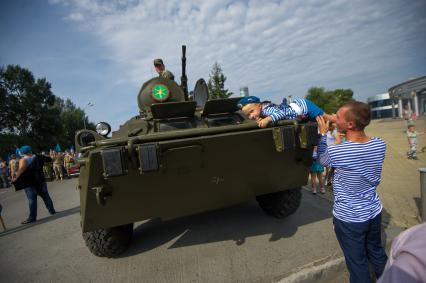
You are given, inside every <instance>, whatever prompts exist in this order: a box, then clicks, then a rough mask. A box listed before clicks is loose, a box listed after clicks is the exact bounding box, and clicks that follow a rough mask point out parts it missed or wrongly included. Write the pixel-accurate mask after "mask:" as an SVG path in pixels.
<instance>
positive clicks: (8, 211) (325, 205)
mask: <svg viewBox="0 0 426 283" xmlns="http://www.w3.org/2000/svg"><path fill="white" fill-rule="evenodd" d="M76 186H77V179H71V180H64V181H62V182H49V183H48V187H49V191H50V195H51V197H52V199H53V201H54V204H55V207H56V209H57V211H58V212H59V213H57V214H56V215H54V216H50V215H49V214H48V212H47V210H46V208H45V207H44V204H43V201H42V200H41V199H40V198H39V200H38V206H39V207H38V212H39V215H38V219H39V220H38V221H37V222H35V223H33V224H30V225H26V226H24V225H21V224H20V222H21V221H22V220H24V219H26V217H27V214H28V202H27V199H26V197H25V194H24V192H22V191H20V192H14V191H13V190H12V189H0V203H1V204H2V205H3V213H2V216H3V219H4V220H5V223H6V226H7V229H8V230H6V231H5V232H1V233H0V281H1V282H30V281H31V282H34V281H37V282H58V281H60V282H89V281H90V282H274V281H279V280H280V279H281V278H283V277H285V276H287V275H289V274H291V273H293V272H295V271H297V270H299V269H300V268H302V267H306V266H309V265H312V264H317V263H321V262H325V261H327V260H330V259H333V258H337V257H339V256H340V255H341V251H340V248H339V246H338V243H337V240H336V238H335V235H334V232H333V230H332V221H331V203H330V202H329V201H327V200H325V199H322V198H320V197H318V196H314V195H312V194H310V193H309V192H306V191H304V190H303V197H302V204H301V206H300V208H299V209H298V211H297V212H296V213H295V214H293V215H292V216H290V217H288V218H286V219H283V220H278V219H274V218H271V217H269V216H267V215H265V214H264V213H263V212H262V210H261V209H260V208H259V207H258V205H257V203H256V202H255V201H253V202H248V203H242V204H240V205H237V206H234V207H230V208H227V209H222V210H217V211H212V212H208V213H203V214H198V215H193V216H189V217H184V218H180V219H175V220H169V221H165V222H163V221H161V220H148V221H144V222H140V223H136V224H135V233H134V237H133V242H132V244H131V247H130V249H129V250H128V251H127V252H125V253H124V254H123V255H122V256H121V257H119V258H115V259H108V258H98V257H96V256H94V255H92V254H91V253H90V252H89V250H88V249H87V248H86V246H85V244H84V241H83V238H82V236H81V230H80V224H79V221H80V215H79V195H78V191H77V190H76ZM0 229H1V228H0Z"/></svg>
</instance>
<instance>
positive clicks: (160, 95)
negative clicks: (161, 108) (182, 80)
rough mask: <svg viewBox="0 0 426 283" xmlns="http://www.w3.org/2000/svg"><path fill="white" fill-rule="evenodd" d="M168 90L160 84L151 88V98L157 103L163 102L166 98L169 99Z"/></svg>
mask: <svg viewBox="0 0 426 283" xmlns="http://www.w3.org/2000/svg"><path fill="white" fill-rule="evenodd" d="M169 94H170V92H169V89H168V88H167V87H166V86H165V85H162V84H159V85H156V86H154V87H153V88H152V93H151V95H152V97H153V98H154V99H155V100H157V101H160V102H162V101H165V100H167V98H169Z"/></svg>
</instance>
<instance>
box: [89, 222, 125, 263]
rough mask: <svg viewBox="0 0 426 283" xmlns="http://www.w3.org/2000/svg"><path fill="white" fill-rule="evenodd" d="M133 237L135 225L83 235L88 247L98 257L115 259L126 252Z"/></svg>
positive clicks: (99, 230)
mask: <svg viewBox="0 0 426 283" xmlns="http://www.w3.org/2000/svg"><path fill="white" fill-rule="evenodd" d="M132 235H133V223H131V224H126V225H122V226H117V227H112V228H107V229H98V230H95V231H90V232H85V233H83V238H84V240H85V242H86V246H87V247H88V248H89V250H90V251H91V252H92V253H93V254H94V255H96V256H100V257H115V256H117V255H119V254H121V253H122V252H124V251H125V250H126V249H127V248H128V247H129V244H130V240H131V239H132Z"/></svg>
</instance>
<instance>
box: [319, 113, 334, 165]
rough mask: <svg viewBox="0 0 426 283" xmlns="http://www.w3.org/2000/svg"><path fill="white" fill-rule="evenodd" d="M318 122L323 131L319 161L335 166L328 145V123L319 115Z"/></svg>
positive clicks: (321, 131)
mask: <svg viewBox="0 0 426 283" xmlns="http://www.w3.org/2000/svg"><path fill="white" fill-rule="evenodd" d="M316 120H317V123H318V128H319V130H320V133H321V138H320V140H319V142H318V150H317V152H318V161H319V163H321V165H323V166H331V167H333V162H332V160H331V157H330V154H329V152H328V147H327V131H328V123H327V122H325V120H324V117H322V116H318V117H317V118H316Z"/></svg>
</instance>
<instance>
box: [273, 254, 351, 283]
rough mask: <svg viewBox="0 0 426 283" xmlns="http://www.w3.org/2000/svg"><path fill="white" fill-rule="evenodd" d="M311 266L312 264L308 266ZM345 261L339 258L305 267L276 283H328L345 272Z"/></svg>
mask: <svg viewBox="0 0 426 283" xmlns="http://www.w3.org/2000/svg"><path fill="white" fill-rule="evenodd" d="M310 265H313V264H310ZM345 268H346V265H345V259H344V258H343V257H339V258H337V259H333V260H330V261H327V262H325V263H323V264H320V265H316V266H308V267H305V268H303V269H301V270H299V271H297V272H295V273H293V274H291V275H289V276H287V277H285V278H282V279H281V280H280V281H277V282H276V283H310V282H328V281H330V280H331V279H333V278H334V277H335V276H336V275H337V274H339V272H341V271H342V270H345Z"/></svg>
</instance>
